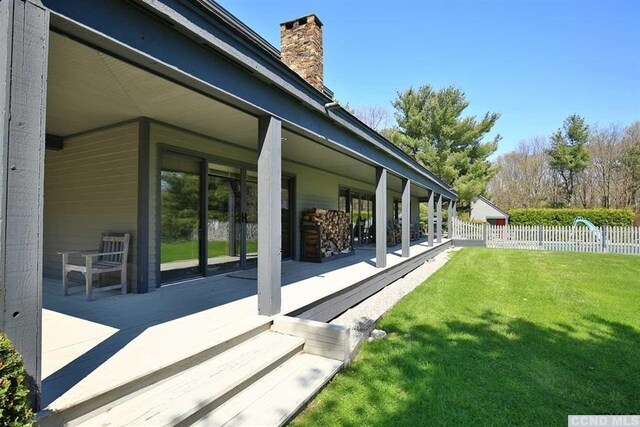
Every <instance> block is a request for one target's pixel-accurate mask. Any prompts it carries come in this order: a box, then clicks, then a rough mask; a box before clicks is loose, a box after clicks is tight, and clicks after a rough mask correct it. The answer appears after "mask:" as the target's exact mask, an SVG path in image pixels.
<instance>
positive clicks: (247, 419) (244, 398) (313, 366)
mask: <svg viewBox="0 0 640 427" xmlns="http://www.w3.org/2000/svg"><path fill="white" fill-rule="evenodd" d="M342 365H343V363H342V362H341V361H338V360H334V359H328V358H325V357H321V356H316V355H312V354H309V353H300V354H298V355H296V356H294V357H293V358H291V359H290V360H288V361H286V362H284V363H283V364H282V365H281V366H279V367H278V368H277V369H275V370H273V371H272V372H270V373H269V374H267V375H265V376H264V377H263V378H261V379H260V380H258V381H256V382H255V383H254V384H253V385H252V386H251V387H249V388H247V389H246V390H244V391H242V392H241V393H239V394H238V395H236V396H235V397H233V398H232V399H230V400H229V401H228V402H226V403H225V404H223V405H222V406H220V407H219V408H217V409H215V410H214V411H212V412H210V413H209V414H207V415H205V416H204V417H203V418H201V419H200V420H198V421H196V422H195V423H194V424H193V425H194V426H198V427H211V426H252V427H258V426H269V427H272V426H281V425H284V424H285V423H287V422H288V421H289V420H291V418H293V417H294V416H295V415H296V414H297V413H298V412H299V411H300V410H301V409H302V408H303V407H304V405H305V404H306V403H307V402H308V401H309V400H311V399H312V398H313V397H314V396H315V395H316V394H317V393H318V392H319V391H320V390H321V389H322V387H323V386H324V385H325V384H326V383H327V382H329V380H330V379H331V378H333V376H334V375H335V374H336V373H337V372H338V371H339V370H340V368H341V367H342Z"/></svg>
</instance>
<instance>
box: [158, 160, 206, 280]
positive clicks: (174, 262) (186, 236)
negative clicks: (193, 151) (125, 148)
mask: <svg viewBox="0 0 640 427" xmlns="http://www.w3.org/2000/svg"><path fill="white" fill-rule="evenodd" d="M200 169H201V162H200V161H199V160H198V159H193V158H190V157H184V156H179V155H169V154H165V155H164V156H163V158H162V169H161V172H160V212H161V214H160V271H161V277H162V280H171V279H174V278H178V277H188V276H193V275H197V274H200V272H201V265H200V253H201V246H200V237H201V234H202V233H201V228H200V214H201V207H200V200H201V199H200V194H201V191H202V189H201V180H200V179H201V171H200Z"/></svg>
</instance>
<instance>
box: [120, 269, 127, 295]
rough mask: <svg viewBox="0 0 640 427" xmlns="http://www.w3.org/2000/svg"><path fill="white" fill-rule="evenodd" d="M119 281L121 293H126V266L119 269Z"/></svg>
mask: <svg viewBox="0 0 640 427" xmlns="http://www.w3.org/2000/svg"><path fill="white" fill-rule="evenodd" d="M120 283H121V284H122V295H126V294H127V268H126V267H124V268H123V269H122V271H120Z"/></svg>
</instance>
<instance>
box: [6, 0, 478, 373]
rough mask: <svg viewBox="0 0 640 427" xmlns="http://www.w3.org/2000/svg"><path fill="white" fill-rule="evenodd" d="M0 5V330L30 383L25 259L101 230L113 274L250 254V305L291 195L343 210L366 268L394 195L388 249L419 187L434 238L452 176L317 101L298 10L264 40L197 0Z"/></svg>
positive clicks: (261, 293) (55, 258)
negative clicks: (112, 253) (120, 240)
mask: <svg viewBox="0 0 640 427" xmlns="http://www.w3.org/2000/svg"><path fill="white" fill-rule="evenodd" d="M0 22H1V24H2V25H0V28H2V37H1V38H0V54H1V56H0V64H1V66H0V81H2V83H3V84H2V85H1V86H0V102H1V103H2V109H1V110H0V111H1V113H0V114H2V120H1V121H0V129H1V132H0V135H1V136H0V138H2V142H3V144H2V148H1V149H0V153H1V158H2V161H1V162H0V168H2V171H3V174H2V177H3V178H2V180H0V190H1V191H2V200H3V203H2V204H1V205H0V215H1V217H2V218H3V221H2V228H1V229H0V236H1V238H0V258H1V259H2V263H3V268H2V269H1V273H0V275H1V276H0V295H1V299H0V301H1V302H2V309H3V310H2V316H1V317H0V330H2V331H5V332H6V333H7V334H8V335H9V337H10V338H11V339H12V340H13V341H14V343H15V345H16V347H17V348H18V350H19V351H20V352H21V353H22V355H23V357H24V359H25V362H26V367H27V371H28V373H29V375H30V376H31V377H32V379H33V381H34V383H35V384H39V382H40V363H41V361H40V355H41V328H40V325H41V315H42V314H41V313H42V280H43V279H42V277H43V275H44V276H48V277H58V276H59V275H60V274H61V271H60V258H59V254H58V252H59V251H60V250H67V249H89V248H93V247H95V246H96V245H97V243H98V242H99V240H100V236H101V233H104V232H118V233H123V232H127V233H130V234H131V236H132V243H131V250H130V252H131V255H130V257H129V259H128V264H129V268H128V271H129V289H128V290H129V292H135V293H148V292H153V291H154V290H156V289H158V288H159V287H161V286H163V285H164V284H166V283H172V282H175V281H179V280H183V279H185V278H193V277H206V276H211V275H216V274H219V273H221V272H228V271H234V270H243V269H251V268H256V264H257V288H258V294H257V295H258V306H257V313H259V314H261V315H267V316H271V315H275V314H278V313H279V312H280V311H281V304H282V301H281V261H282V260H283V259H292V260H300V259H301V257H302V256H303V248H302V246H303V243H302V241H301V238H302V237H301V225H300V224H301V222H302V221H303V216H304V212H305V211H306V210H308V209H313V208H319V209H326V210H338V211H343V212H345V213H346V214H347V216H348V217H349V218H350V221H351V230H352V234H351V243H352V244H351V246H354V247H355V250H356V251H357V250H358V247H357V246H358V244H370V245H372V244H375V254H376V261H375V262H376V266H377V267H379V268H384V267H385V266H386V246H387V239H386V238H380V237H381V236H385V237H386V235H387V232H388V226H389V220H390V219H391V218H392V217H393V215H394V199H397V200H400V201H401V206H402V209H406V211H407V212H408V213H409V215H402V218H405V217H409V218H410V221H403V223H402V230H401V235H402V239H401V241H402V255H403V256H405V257H408V256H409V241H410V225H411V222H412V221H416V222H417V220H418V204H419V203H427V204H428V206H429V212H430V215H431V217H435V218H437V220H436V221H435V225H434V221H430V222H429V232H428V244H429V245H431V246H433V244H434V240H435V241H440V240H441V239H442V209H443V204H444V205H446V207H447V209H449V210H450V213H452V212H453V211H454V210H455V201H456V198H457V195H456V193H455V191H454V190H453V189H452V188H451V187H450V186H448V185H447V184H446V183H445V182H443V181H442V180H441V179H440V178H438V177H437V176H435V175H434V174H432V173H431V172H430V171H428V170H426V169H425V168H424V167H422V166H421V165H419V164H418V163H416V162H415V161H413V160H412V159H411V158H409V157H408V156H407V155H406V154H405V153H403V152H402V151H401V150H399V149H398V148H397V147H395V146H394V145H392V144H391V143H390V142H389V141H387V140H386V139H385V138H383V137H382V136H381V135H379V134H378V133H377V132H375V131H374V130H372V129H370V128H369V127H367V126H366V125H365V124H364V123H362V122H360V121H359V120H358V119H357V118H356V117H354V116H353V115H351V114H350V113H349V112H348V111H346V110H344V109H342V108H340V106H339V105H337V104H336V103H335V102H333V100H332V93H331V91H330V90H328V89H327V88H326V87H325V86H324V82H323V71H322V55H323V46H322V31H323V26H322V23H321V22H320V20H319V19H318V18H317V17H316V16H315V15H309V16H306V17H302V18H299V19H296V20H293V21H288V22H284V23H282V24H281V35H282V51H281V52H280V51H278V50H277V49H276V48H274V47H273V46H271V45H270V44H269V43H267V42H266V41H265V40H264V39H262V38H261V37H260V36H259V35H258V34H256V33H255V32H253V31H252V30H251V29H250V28H248V27H246V26H245V25H244V24H243V23H241V22H240V21H238V20H237V19H236V18H235V17H233V16H232V15H231V14H229V13H228V12H227V11H226V10H224V9H223V8H221V7H220V6H219V5H217V4H216V3H214V2H213V1H210V0H193V1H187V0H166V1H163V2H157V1H152V0H134V1H125V0H90V1H86V0H85V1H68V0H5V1H2V2H0ZM395 206H397V204H395ZM396 209H397V207H396ZM472 212H473V210H472ZM452 216H453V215H452V214H450V215H449V218H451V217H452ZM363 224H364V225H363ZM356 234H357V235H356ZM371 236H377V238H374V239H372V238H371ZM373 242H375V243H373ZM258 260H259V263H258Z"/></svg>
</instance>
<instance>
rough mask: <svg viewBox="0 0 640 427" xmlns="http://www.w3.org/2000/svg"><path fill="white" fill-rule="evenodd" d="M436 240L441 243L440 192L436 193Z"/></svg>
mask: <svg viewBox="0 0 640 427" xmlns="http://www.w3.org/2000/svg"><path fill="white" fill-rule="evenodd" d="M436 218H437V224H436V242H437V243H442V194H439V195H438V204H437V209H436Z"/></svg>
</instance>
